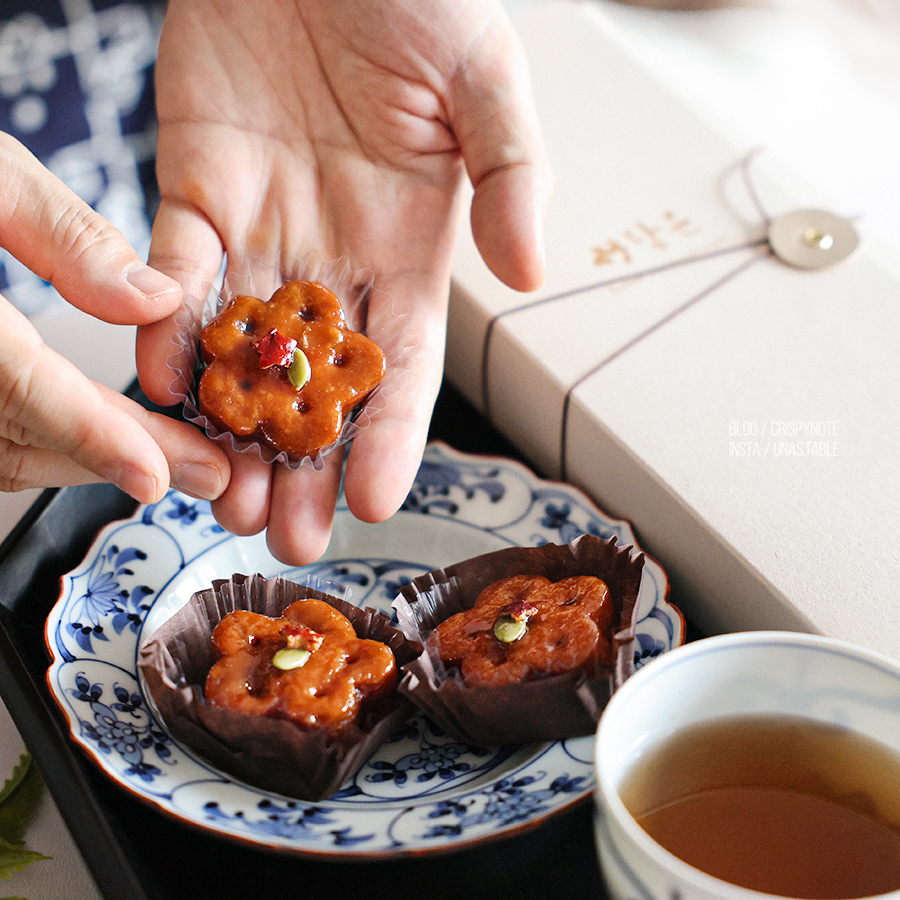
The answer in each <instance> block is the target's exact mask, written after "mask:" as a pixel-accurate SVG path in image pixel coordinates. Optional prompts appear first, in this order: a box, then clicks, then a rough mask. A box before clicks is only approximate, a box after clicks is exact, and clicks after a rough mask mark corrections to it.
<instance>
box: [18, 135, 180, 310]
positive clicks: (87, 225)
mask: <svg viewBox="0 0 900 900" xmlns="http://www.w3.org/2000/svg"><path fill="white" fill-rule="evenodd" d="M0 246H3V247H5V248H6V249H7V250H8V251H9V252H10V253H12V254H13V256H15V257H16V258H17V259H18V260H19V261H20V262H22V263H23V264H24V265H26V266H28V268H29V269H31V271H33V272H34V273H35V274H36V275H38V276H39V277H41V278H43V279H44V280H45V281H50V282H52V283H53V285H54V287H55V288H56V289H57V290H58V291H59V293H60V294H61V295H62V296H63V297H64V298H65V299H66V300H68V301H69V302H70V303H71V304H73V305H74V306H77V307H78V308H79V309H82V310H84V311H85V312H88V313H90V314H91V315H94V316H97V317H98V318H100V319H103V320H105V321H107V322H113V323H116V324H128V325H139V324H143V323H145V322H152V321H155V320H157V319H159V318H161V317H162V316H165V315H168V314H169V313H171V312H172V311H173V310H174V309H177V307H178V306H179V304H180V302H181V287H180V285H179V284H178V283H177V282H176V281H174V280H173V279H171V278H169V277H167V276H166V275H164V274H162V273H161V272H157V271H155V270H154V269H151V268H150V267H148V266H146V265H145V264H144V263H143V262H142V260H141V259H140V258H139V257H138V255H137V254H136V253H135V252H134V250H133V249H132V248H131V246H130V245H129V244H128V241H126V240H125V238H124V236H123V235H122V234H121V233H120V232H119V231H118V230H117V229H116V228H114V227H113V226H112V225H111V224H110V223H109V222H107V221H106V220H105V219H104V218H103V217H102V216H100V215H98V214H97V213H96V212H94V211H93V210H92V209H91V208H90V207H89V206H88V205H87V204H86V203H84V202H83V201H82V200H81V199H80V198H79V197H78V196H77V195H76V194H75V193H73V192H72V191H71V190H69V188H67V187H66V186H65V185H64V184H63V183H62V182H61V181H60V180H59V179H58V178H57V177H56V176H55V175H53V174H52V173H50V172H49V171H48V170H47V169H45V168H44V166H42V165H41V163H40V162H39V161H38V160H37V159H36V158H35V157H34V156H33V155H32V154H31V153H30V152H29V151H28V150H27V149H26V148H25V147H24V146H22V144H20V143H19V142H18V141H16V140H15V139H14V138H12V137H10V136H9V135H6V134H0Z"/></svg>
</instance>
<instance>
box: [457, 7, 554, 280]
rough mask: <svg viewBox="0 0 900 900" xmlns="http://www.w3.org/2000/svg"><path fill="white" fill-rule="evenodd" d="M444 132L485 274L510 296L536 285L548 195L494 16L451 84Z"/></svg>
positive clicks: (516, 72)
mask: <svg viewBox="0 0 900 900" xmlns="http://www.w3.org/2000/svg"><path fill="white" fill-rule="evenodd" d="M450 90H451V97H452V102H451V104H450V107H451V109H452V110H453V111H454V114H453V116H452V121H451V126H452V128H453V131H454V133H455V134H456V135H457V138H458V140H459V142H460V147H461V150H462V155H463V159H464V160H465V164H466V169H467V171H468V173H469V178H470V180H471V182H472V185H473V187H474V189H475V193H474V196H473V198H472V210H471V220H472V234H473V236H474V238H475V243H476V245H477V246H478V249H479V251H480V253H481V255H482V257H483V258H484V261H485V263H486V264H487V265H488V267H489V268H490V269H491V271H492V272H493V273H494V274H495V275H496V276H497V277H498V278H500V279H501V281H503V282H505V283H506V284H508V285H509V286H510V287H512V288H514V289H516V290H522V291H528V290H534V289H536V288H537V287H539V286H540V284H541V282H542V281H543V279H544V247H543V216H544V212H545V210H546V207H547V204H548V203H549V200H550V195H551V193H552V190H553V173H552V171H551V168H550V163H549V160H548V158H547V155H546V150H545V148H544V143H543V138H542V136H541V129H540V124H539V121H538V116H537V111H536V109H535V106H534V100H533V97H532V94H531V79H530V76H529V73H528V67H527V62H526V59H525V54H524V51H523V49H522V47H521V44H520V43H519V40H518V37H517V36H516V34H515V32H514V31H513V28H512V25H511V23H510V22H509V19H508V18H507V17H506V15H498V16H496V17H494V18H493V19H492V21H491V23H490V26H489V27H488V28H487V29H486V31H485V33H484V35H483V37H482V39H481V40H480V41H479V42H478V43H477V44H476V45H475V47H474V49H473V51H472V54H471V55H470V57H469V59H468V60H467V62H466V65H465V66H464V67H462V68H461V69H460V70H459V72H458V74H457V75H456V77H455V78H454V80H453V82H452V84H451V88H450Z"/></svg>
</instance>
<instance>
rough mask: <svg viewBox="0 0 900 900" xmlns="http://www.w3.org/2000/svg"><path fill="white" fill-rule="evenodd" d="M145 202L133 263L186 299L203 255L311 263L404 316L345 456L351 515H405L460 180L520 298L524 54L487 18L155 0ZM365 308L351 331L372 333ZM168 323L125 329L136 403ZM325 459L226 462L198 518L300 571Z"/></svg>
mask: <svg viewBox="0 0 900 900" xmlns="http://www.w3.org/2000/svg"><path fill="white" fill-rule="evenodd" d="M157 102H158V107H159V117H160V131H159V148H158V174H159V181H160V187H161V193H162V203H161V206H160V210H159V213H158V216H157V219H156V222H155V223H154V229H153V241H152V248H151V254H150V260H151V262H152V263H153V265H155V266H156V267H157V268H159V269H160V270H162V271H165V272H166V273H168V274H169V275H172V276H173V277H175V278H178V279H179V281H180V282H181V283H182V285H183V286H184V287H185V290H186V292H187V293H188V294H194V295H196V296H202V295H203V294H204V293H205V291H204V290H202V285H203V284H204V283H211V282H213V281H214V278H215V275H216V273H217V272H218V270H219V268H220V266H221V262H222V258H223V254H227V260H228V267H229V269H232V270H234V271H237V272H240V271H241V269H242V267H243V266H246V263H247V260H248V259H250V258H252V257H258V258H261V259H269V260H273V259H274V260H279V259H281V260H287V259H290V258H293V259H296V258H299V257H302V256H303V255H304V253H305V252H306V251H307V250H309V249H316V250H318V251H319V252H320V253H321V255H322V256H323V257H325V258H326V259H331V258H335V257H338V256H346V257H348V258H349V259H350V262H351V265H352V266H353V267H354V268H369V269H371V270H373V271H374V274H375V284H376V287H378V288H380V289H381V290H382V291H384V292H386V293H387V294H388V295H389V296H390V298H391V299H392V301H393V304H394V308H395V309H396V311H397V312H398V313H399V314H400V315H402V316H405V317H407V318H408V319H409V320H410V322H411V324H410V326H409V331H408V335H409V343H410V344H411V345H412V348H413V349H412V353H411V360H410V362H411V368H410V370H409V371H407V372H405V373H404V375H403V378H402V381H401V383H400V384H401V387H400V390H398V391H396V392H395V393H393V394H391V395H390V396H389V397H388V399H387V408H385V409H384V410H382V411H381V412H380V413H379V414H378V415H377V417H376V418H375V420H374V421H373V423H372V424H371V425H369V426H368V427H367V428H366V429H364V430H363V431H362V432H360V433H359V434H358V435H357V437H356V438H355V439H354V441H353V444H352V450H351V451H350V455H349V459H348V461H347V469H346V475H345V481H344V487H345V493H346V498H347V502H348V504H349V506H350V509H351V510H352V512H353V513H354V514H355V515H356V516H358V517H359V518H360V519H362V520H364V521H373V522H374V521H381V520H383V519H385V518H387V517H388V516H390V515H392V514H393V512H395V511H396V509H397V508H398V507H399V506H400V504H401V503H402V502H403V500H404V499H405V497H406V494H407V492H408V490H409V487H410V485H411V484H412V481H413V478H414V477H415V474H416V471H417V469H418V466H419V464H420V462H421V457H422V451H423V448H424V444H425V440H426V437H427V431H428V424H429V421H430V418H431V413H432V410H433V406H434V400H435V398H436V396H437V391H438V389H439V387H440V382H441V377H442V369H443V354H444V342H445V330H446V307H447V298H448V293H449V280H450V264H451V255H452V251H453V244H454V238H455V235H456V232H457V227H458V216H459V214H460V213H461V212H462V205H463V204H462V198H463V178H464V175H465V174H466V173H467V174H468V177H469V179H470V181H471V183H472V185H473V186H474V198H473V201H472V208H471V222H472V229H473V233H474V236H475V239H476V241H477V244H478V246H479V248H480V250H481V253H482V255H483V256H484V258H485V260H486V262H487V264H488V265H489V266H490V267H491V269H492V270H493V271H494V272H495V273H496V274H497V275H498V276H499V277H500V278H501V279H503V281H505V282H506V283H508V284H509V285H511V286H512V287H514V288H516V289H520V290H530V289H533V288H535V287H537V286H538V284H539V283H540V281H541V279H542V278H543V257H542V250H541V217H542V213H543V208H544V205H545V202H546V200H547V198H548V196H549V193H550V189H551V181H552V178H551V175H550V171H549V167H548V164H547V162H546V159H545V155H544V151H543V147H542V144H541V140H540V136H539V129H538V125H537V121H536V116H535V112H534V109H533V105H532V101H531V96H530V91H529V83H528V78H527V73H526V71H525V65H524V61H523V56H522V53H521V50H520V47H519V45H518V43H517V40H516V38H515V36H514V34H513V32H512V29H511V26H510V24H509V21H508V19H507V18H506V16H505V14H504V12H503V10H502V7H501V6H500V4H499V3H498V2H496V0H417V2H416V3H408V2H402V0H299V2H291V0H266V2H256V3H254V2H248V0H171V2H170V3H169V7H168V12H167V14H166V19H165V22H164V25H163V33H162V39H161V45H160V54H159V61H158V65H157ZM391 324H392V322H391V310H390V308H389V306H387V305H385V304H379V303H378V302H377V301H376V300H375V299H373V302H372V305H371V307H370V311H369V320H368V328H367V330H368V333H369V334H370V335H371V336H372V337H373V338H374V339H375V340H379V334H387V333H389V330H390V328H391ZM171 329H172V324H171V323H158V324H156V325H153V326H150V327H148V328H142V329H140V330H139V335H138V371H139V373H140V376H141V382H142V385H143V387H144V390H145V391H146V392H147V394H148V395H149V396H150V397H151V398H152V399H154V400H156V401H157V402H160V403H171V402H173V399H174V398H173V397H172V395H171V394H170V393H169V391H168V384H167V383H165V382H164V380H162V379H161V378H160V377H159V373H160V361H161V359H162V357H163V354H164V353H165V352H167V350H166V348H167V347H168V346H169V344H168V341H169V335H170V333H171ZM341 462H342V459H341V454H340V453H339V452H335V453H332V454H331V455H330V456H329V457H328V458H327V464H326V467H325V469H324V471H322V472H318V473H315V472H312V471H311V470H309V469H305V468H304V469H301V470H299V471H294V472H292V471H288V470H287V469H285V468H283V467H280V466H275V467H269V466H266V465H265V464H262V463H260V462H259V460H258V459H252V458H250V457H249V455H246V454H245V455H244V456H243V457H242V458H237V457H236V456H233V457H232V467H233V477H232V480H231V483H230V484H229V487H228V489H227V490H226V492H225V494H223V496H222V497H221V498H220V499H219V500H218V501H217V502H216V504H215V505H214V509H215V512H216V515H217V517H218V518H219V521H220V522H221V523H222V524H223V525H224V526H225V527H226V528H228V529H229V530H231V531H233V532H235V533H238V534H251V533H255V532H257V531H260V530H261V529H262V528H264V527H266V525H268V543H269V547H270V549H271V550H272V552H273V553H274V554H275V555H276V556H277V557H279V558H280V559H282V560H283V561H285V562H289V563H292V564H297V565H299V564H303V563H306V562H310V561H312V560H314V559H316V558H317V557H318V556H319V555H320V554H321V553H322V552H323V550H324V549H325V547H326V546H327V542H328V538H329V535H330V529H331V524H332V517H333V513H334V505H335V501H336V498H337V494H338V490H339V486H340V476H341V471H340V467H341Z"/></svg>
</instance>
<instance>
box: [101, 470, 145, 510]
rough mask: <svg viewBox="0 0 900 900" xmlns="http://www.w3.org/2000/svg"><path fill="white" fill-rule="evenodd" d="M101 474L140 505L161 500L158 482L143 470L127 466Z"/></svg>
mask: <svg viewBox="0 0 900 900" xmlns="http://www.w3.org/2000/svg"><path fill="white" fill-rule="evenodd" d="M99 474H100V475H101V476H102V477H103V478H105V479H106V480H107V481H110V482H112V483H113V484H114V485H115V486H116V487H117V488H119V489H120V490H123V491H125V493H126V494H128V495H129V496H130V497H134V499H135V500H137V501H138V502H139V503H155V502H156V501H157V500H158V499H159V483H158V481H157V480H156V478H155V477H154V476H152V475H150V474H149V473H148V472H145V471H144V470H143V469H138V468H136V467H135V466H127V465H126V466H121V467H119V468H112V469H108V470H106V471H105V472H100V473H99Z"/></svg>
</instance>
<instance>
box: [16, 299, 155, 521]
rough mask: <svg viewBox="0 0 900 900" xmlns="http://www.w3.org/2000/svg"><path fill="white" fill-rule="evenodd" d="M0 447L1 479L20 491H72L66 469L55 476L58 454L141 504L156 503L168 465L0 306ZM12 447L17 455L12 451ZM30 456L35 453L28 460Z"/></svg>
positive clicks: (137, 429) (145, 437)
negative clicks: (2, 456)
mask: <svg viewBox="0 0 900 900" xmlns="http://www.w3.org/2000/svg"><path fill="white" fill-rule="evenodd" d="M0 333H3V334H4V335H5V337H6V340H5V342H4V343H3V344H2V345H0V439H3V440H5V441H8V442H10V443H9V444H8V445H7V458H6V465H7V466H10V465H15V466H17V468H6V469H4V476H5V478H6V479H8V480H10V483H11V485H12V486H13V487H14V488H15V487H18V486H22V485H23V484H29V485H32V486H51V485H53V484H55V483H71V479H72V477H73V474H72V473H73V471H74V469H73V468H72V467H70V466H69V465H66V466H65V467H62V468H60V469H59V474H56V472H55V471H54V468H53V465H54V460H57V461H58V457H56V456H53V455H52V454H58V455H60V456H62V457H67V458H69V459H70V460H71V461H72V463H74V465H75V466H77V467H80V468H83V469H86V470H87V471H89V472H92V473H93V474H94V475H96V476H98V477H99V478H100V479H102V480H103V481H111V482H112V483H113V484H116V485H118V486H119V487H120V488H122V490H124V491H126V492H127V493H128V494H130V495H131V496H132V497H134V498H135V499H136V500H139V501H140V502H142V503H152V502H155V501H156V500H158V499H160V497H162V496H163V494H164V493H165V491H166V488H167V487H168V483H169V472H168V465H167V463H166V459H165V456H164V455H163V453H162V451H161V450H160V448H159V447H158V446H157V444H156V442H155V441H154V440H153V439H152V438H151V437H150V435H149V434H147V432H146V431H145V430H144V429H143V428H142V427H141V426H140V425H139V424H138V423H137V421H135V419H134V418H133V417H132V416H130V415H128V414H127V413H125V412H123V411H122V410H121V409H120V408H118V407H117V406H116V405H114V404H111V403H109V402H108V401H107V395H106V394H105V393H104V392H103V391H101V389H100V388H99V387H98V386H97V385H95V384H94V383H93V382H92V381H90V380H89V379H88V378H86V377H85V376H84V375H83V374H82V373H81V372H80V371H79V370H78V369H77V368H76V367H75V366H73V365H72V364H71V363H70V362H69V361H68V360H66V359H65V358H63V357H62V356H60V355H58V354H57V353H55V352H54V351H53V350H51V349H50V348H49V347H47V345H46V344H44V343H43V341H41V339H40V336H39V335H38V334H37V332H36V331H35V330H34V328H33V327H32V326H31V324H30V323H29V322H28V320H27V319H26V318H25V317H24V316H23V315H22V314H21V313H19V312H18V311H17V310H15V309H14V308H13V307H12V306H11V305H10V304H8V303H6V302H5V301H4V302H3V303H0ZM11 444H15V445H18V447H20V448H22V449H21V450H18V451H13V449H12V447H11V446H10V445H11ZM28 448H36V449H38V450H40V451H52V454H48V453H45V452H41V453H38V454H36V456H35V457H34V458H33V459H32V457H31V456H29V452H28Z"/></svg>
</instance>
